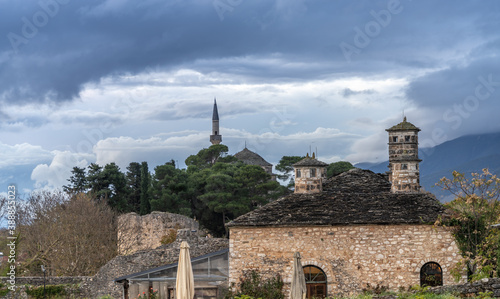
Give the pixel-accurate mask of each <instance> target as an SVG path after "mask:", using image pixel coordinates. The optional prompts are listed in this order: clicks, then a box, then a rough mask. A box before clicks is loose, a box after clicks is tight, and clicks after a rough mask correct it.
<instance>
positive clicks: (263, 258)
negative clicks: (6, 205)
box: [228, 120, 460, 298]
mask: <svg viewBox="0 0 500 299" xmlns="http://www.w3.org/2000/svg"><path fill="white" fill-rule="evenodd" d="M404 123H406V120H405V121H403V125H402V128H403V129H404V130H401V131H398V130H392V131H389V134H392V133H393V131H396V132H398V134H400V135H398V136H397V137H398V138H399V137H400V136H403V138H405V137H404V136H406V135H405V134H406V133H407V132H415V133H416V132H418V129H417V131H415V128H416V127H414V126H413V127H409V126H407V124H404ZM393 128H394V127H393ZM393 128H391V129H393ZM391 129H389V130H391ZM409 135H410V141H409V142H412V138H411V136H412V135H411V134H409ZM413 136H415V139H414V141H415V142H416V141H417V139H416V134H415V135H413ZM396 143H398V142H395V145H396ZM409 145H410V147H411V146H412V145H413V144H409ZM397 146H399V144H397ZM390 150H393V147H390ZM414 150H417V148H414ZM407 153H408V152H407ZM412 155H413V156H412V157H411V159H413V160H411V159H408V158H407V157H404V158H405V159H401V160H397V159H396V160H392V161H391V163H393V164H392V165H395V164H396V162H395V161H397V163H400V162H401V163H402V161H407V162H412V163H414V162H416V163H417V164H418V161H416V160H418V158H415V157H418V153H413V154H412ZM305 160H306V159H305ZM311 160H313V159H312V158H309V161H308V160H306V161H304V160H303V161H304V162H303V163H301V162H302V161H301V162H298V163H297V164H298V165H296V167H297V169H296V171H297V170H298V169H300V170H301V173H300V174H301V176H302V171H304V170H303V169H304V168H305V169H310V167H311V166H312V165H307V164H313V163H309V162H311ZM314 160H315V159H314ZM306 162H307V163H306ZM318 162H319V161H318ZM302 164H304V165H302ZM314 164H317V166H319V167H320V169H321V167H322V165H321V164H320V163H317V162H314ZM316 171H318V170H316ZM393 171H394V172H397V169H395V170H393ZM415 173H416V175H417V176H418V172H415ZM309 177H311V172H310V170H309ZM389 177H391V179H392V178H394V177H395V176H394V173H392V174H391V175H390V176H389ZM389 177H388V176H387V175H384V174H375V173H373V172H371V171H368V170H360V169H352V170H350V171H348V172H345V173H343V174H341V175H338V176H335V177H333V178H330V179H328V180H326V179H324V178H323V177H322V176H321V175H319V176H318V173H316V176H314V178H315V179H317V180H318V182H321V184H320V185H321V188H322V189H320V190H318V188H317V187H315V188H314V189H313V188H311V187H310V188H309V190H307V184H308V183H307V181H306V182H305V183H304V182H301V181H299V182H298V185H296V192H295V193H294V194H291V195H288V196H285V197H283V198H281V199H278V200H276V201H274V202H272V203H269V204H267V205H265V206H263V207H261V208H259V209H256V210H254V211H252V212H249V213H247V214H245V215H243V216H240V217H239V218H237V219H235V220H234V221H232V222H230V223H229V224H228V227H229V230H230V240H229V248H230V256H229V282H230V283H234V284H236V285H237V284H238V282H239V279H240V277H242V275H243V274H244V273H245V272H246V271H250V270H258V271H260V272H261V273H263V274H264V275H274V274H280V275H281V276H282V278H283V280H284V281H285V289H286V290H287V291H288V288H289V283H290V282H291V275H292V261H293V254H294V252H297V251H298V252H300V254H301V256H302V265H303V266H304V273H305V274H306V281H307V289H308V298H311V297H312V296H316V297H324V296H335V295H349V294H354V293H358V292H361V291H362V290H363V289H365V288H367V287H373V288H375V287H377V286H384V287H388V288H389V289H391V290H397V289H398V288H400V287H404V288H408V287H409V286H412V285H443V284H444V285H449V284H451V283H453V279H452V277H451V274H450V269H451V268H452V267H453V266H454V265H455V264H456V263H457V262H458V261H459V259H460V254H459V250H458V248H457V245H456V244H455V241H454V239H453V237H452V235H451V233H450V229H449V228H446V227H442V226H434V225H433V223H434V222H435V221H436V220H437V219H438V217H439V216H440V215H441V214H442V213H443V212H444V210H443V207H442V205H441V204H440V203H439V201H438V200H437V199H436V198H435V197H434V196H433V195H432V194H430V193H425V192H419V189H418V188H416V189H415V188H410V189H412V190H411V191H412V192H400V190H399V188H398V189H397V190H395V189H393V185H392V184H391V182H390V181H389ZM417 179H418V178H417ZM393 182H394V181H393ZM417 182H418V180H417ZM398 183H399V182H398ZM304 184H306V185H305V186H306V187H305V188H303V187H302V186H304ZM412 184H414V183H413V181H412ZM417 184H418V183H417ZM308 185H309V186H311V185H312V184H308ZM315 185H316V186H317V184H316V182H315ZM412 186H415V185H412Z"/></svg>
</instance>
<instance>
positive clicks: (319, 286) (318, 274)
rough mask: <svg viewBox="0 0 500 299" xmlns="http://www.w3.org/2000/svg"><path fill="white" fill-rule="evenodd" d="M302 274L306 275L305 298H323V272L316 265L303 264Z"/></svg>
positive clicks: (324, 283)
mask: <svg viewBox="0 0 500 299" xmlns="http://www.w3.org/2000/svg"><path fill="white" fill-rule="evenodd" d="M304 275H305V277H306V286H307V298H325V297H326V295H327V294H326V274H325V272H323V270H321V268H319V267H316V266H305V267H304Z"/></svg>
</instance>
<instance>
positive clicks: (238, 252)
mask: <svg viewBox="0 0 500 299" xmlns="http://www.w3.org/2000/svg"><path fill="white" fill-rule="evenodd" d="M229 247H230V256H229V282H230V284H231V283H234V284H235V285H238V282H239V278H240V277H241V275H242V273H243V272H245V271H248V270H258V271H260V272H261V273H263V274H264V275H266V274H276V273H279V274H280V275H281V276H282V278H283V280H284V282H285V289H286V292H288V288H289V286H290V282H291V275H292V260H293V253H294V252H296V251H298V252H300V254H301V256H302V265H303V266H306V265H315V266H317V267H319V268H321V269H322V270H323V271H324V272H325V274H326V276H327V280H328V282H327V289H328V294H329V295H330V296H333V295H351V294H355V293H358V292H361V291H362V289H363V288H366V287H367V284H369V285H370V286H372V287H375V286H377V285H379V286H387V287H389V288H390V289H391V290H397V289H398V288H399V287H405V288H407V287H408V286H411V285H418V284H420V268H421V267H422V266H423V265H424V264H425V263H427V262H430V261H432V262H437V263H438V264H439V265H441V267H442V269H443V283H444V285H449V284H452V283H453V278H452V277H451V275H450V268H451V267H452V266H454V265H455V264H456V263H457V262H458V260H459V258H460V256H459V251H458V248H457V246H456V244H455V241H454V239H453V237H452V236H451V234H450V232H449V230H448V229H447V228H444V227H433V226H432V225H350V226H330V227H327V226H316V227H265V228H259V227H231V230H230V243H229Z"/></svg>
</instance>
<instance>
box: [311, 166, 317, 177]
mask: <svg viewBox="0 0 500 299" xmlns="http://www.w3.org/2000/svg"><path fill="white" fill-rule="evenodd" d="M311 177H312V178H315V177H316V168H311Z"/></svg>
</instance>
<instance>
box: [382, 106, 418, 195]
mask: <svg viewBox="0 0 500 299" xmlns="http://www.w3.org/2000/svg"><path fill="white" fill-rule="evenodd" d="M386 131H387V132H388V133H389V166H388V167H389V181H390V182H391V183H392V187H391V188H392V189H391V190H392V192H419V191H420V171H419V169H418V163H420V161H422V160H420V159H419V158H418V132H419V131H420V129H419V128H417V127H416V126H414V125H413V124H412V123H409V122H407V121H406V116H405V117H404V119H403V122H401V123H399V124H397V125H395V126H393V127H391V128H389V129H387V130H386Z"/></svg>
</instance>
